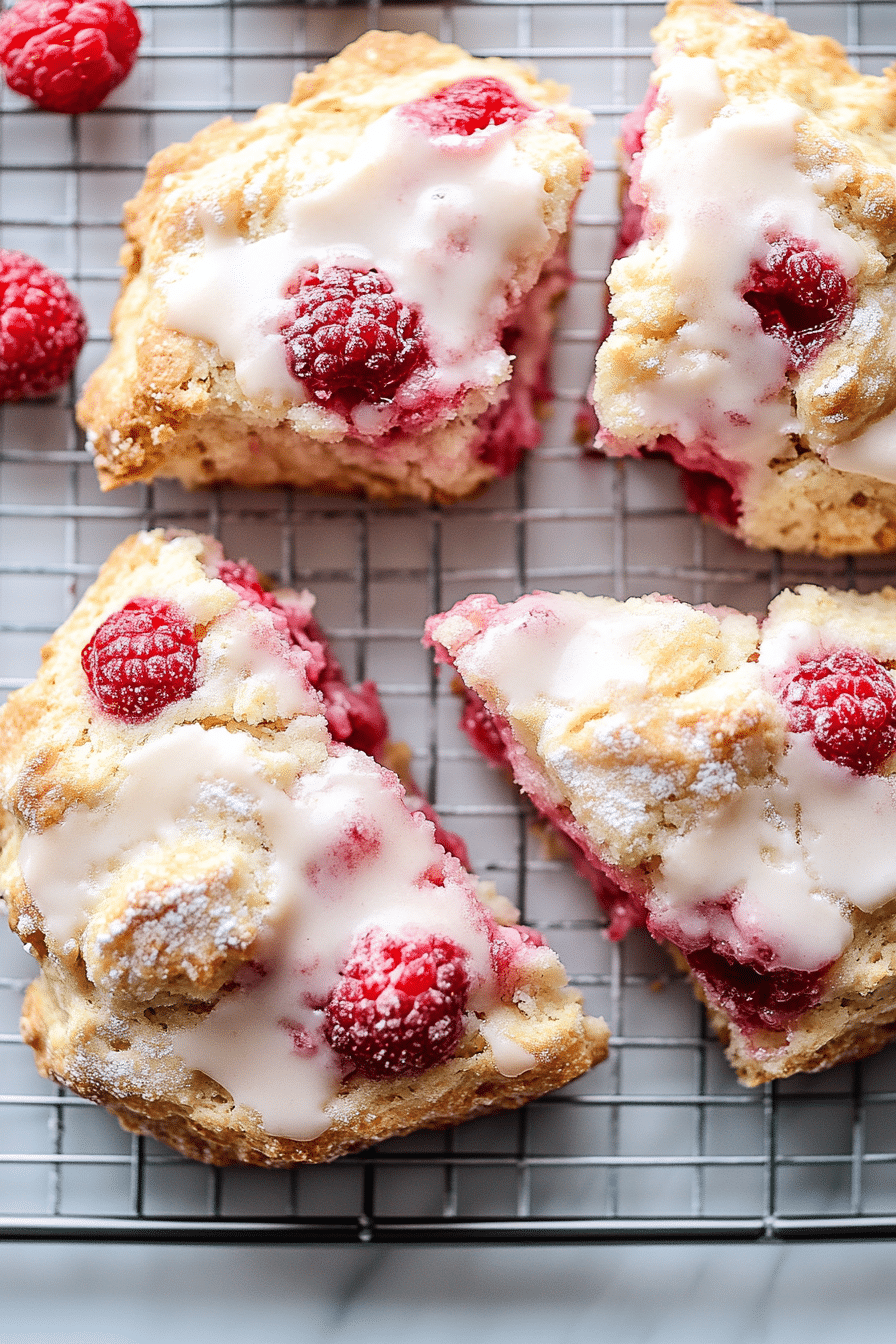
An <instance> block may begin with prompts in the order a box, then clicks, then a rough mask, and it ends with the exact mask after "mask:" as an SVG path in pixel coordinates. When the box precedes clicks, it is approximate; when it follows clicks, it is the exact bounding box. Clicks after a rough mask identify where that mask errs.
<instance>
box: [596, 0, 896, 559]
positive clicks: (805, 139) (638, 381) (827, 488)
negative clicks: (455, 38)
mask: <svg viewBox="0 0 896 1344" xmlns="http://www.w3.org/2000/svg"><path fill="white" fill-rule="evenodd" d="M654 36H655V38H656V41H657V47H658V59H659V62H660V70H659V72H658V74H657V75H656V76H655V77H654V78H655V80H656V81H659V82H660V83H661V82H662V79H663V78H664V69H665V65H664V63H665V62H666V61H667V60H668V59H669V58H670V57H671V56H673V55H674V54H676V53H684V54H686V55H688V56H704V57H710V58H712V60H713V61H714V62H715V64H716V67H717V69H718V72H719V76H720V78H721V82H722V85H723V88H724V91H725V96H726V98H727V99H728V101H729V103H732V104H740V105H744V104H760V103H762V102H763V101H765V100H766V99H768V98H774V97H783V98H786V99H789V100H790V101H792V102H793V103H795V104H796V105H797V106H798V107H799V108H800V109H801V110H802V114H803V115H802V117H801V119H800V120H799V122H798V123H797V127H796V136H797V144H796V151H795V157H794V162H795V166H796V167H797V168H798V169H799V170H800V172H801V173H803V174H804V175H806V176H807V177H808V178H809V179H810V180H811V181H812V183H813V185H814V187H815V190H816V192H817V193H818V196H819V198H820V200H821V202H822V203H823V205H824V207H825V209H826V210H827V212H828V214H829V216H830V219H831V221H832V222H833V224H834V225H836V227H837V228H838V229H840V230H841V231H842V232H843V233H845V234H847V235H849V237H850V238H851V239H853V240H854V241H855V242H856V243H858V245H859V247H860V248H861V253H862V258H863V259H862V262H861V265H860V269H859V272H858V275H857V277H856V280H855V285H856V291H857V300H858V301H857V310H856V317H855V318H854V320H853V321H852V322H851V324H850V325H849V326H848V327H847V329H846V330H844V331H843V332H841V333H840V335H838V337H837V338H836V339H834V340H833V341H831V343H830V344H829V345H828V346H827V347H826V348H825V349H824V350H822V352H821V353H820V355H818V357H817V358H815V359H814V360H813V361H812V362H811V363H810V364H809V365H808V367H806V368H804V369H803V370H802V371H801V372H799V373H798V374H797V373H791V375H790V385H791V391H792V396H793V405H794V410H795V413H796V416H797V419H798V422H799V426H800V430H799V437H798V439H797V438H794V439H793V441H792V443H791V444H788V443H787V442H786V441H783V440H782V441H779V442H778V444H777V445H776V444H774V443H772V442H771V441H770V444H769V455H768V456H769V466H770V469H769V470H761V471H757V472H755V473H754V474H753V475H752V476H751V477H750V479H749V481H748V482H747V484H746V486H745V488H744V498H743V501H742V514H741V517H740V519H739V520H738V523H737V526H736V529H735V530H736V532H737V535H739V536H741V537H742V538H743V539H744V540H746V541H748V542H749V543H750V544H751V545H753V546H759V547H780V548H782V549H785V550H791V551H815V552H818V553H820V554H822V555H839V554H843V553H846V552H871V553H874V552H878V551H888V550H892V549H893V548H894V547H896V485H893V484H892V483H890V482H887V481H884V480H880V479H878V478H876V477H874V476H870V475H865V474H860V473H858V472H853V471H852V470H850V469H848V468H849V462H848V452H846V451H844V456H843V458H838V459H837V467H834V466H832V465H829V464H828V461H827V460H826V459H827V455H828V452H829V451H830V450H833V449H837V448H838V447H839V445H841V444H843V445H846V444H849V443H851V442H852V441H853V440H854V439H855V438H856V437H857V436H858V435H860V434H861V433H862V431H864V430H866V429H867V428H869V427H870V426H871V425H872V424H875V423H877V422H878V421H880V420H881V419H882V418H883V417H885V416H887V415H888V414H890V413H891V412H893V411H894V409H896V380H894V379H893V377H892V367H893V356H894V348H896V334H894V333H896V323H894V317H896V313H894V305H896V298H894V288H893V279H892V274H893V258H894V255H896V178H894V175H893V171H892V166H893V163H894V162H896V69H894V68H890V69H887V70H885V71H884V73H883V75H882V76H872V75H864V74H861V73H859V72H858V71H857V70H855V69H854V68H853V67H852V66H851V65H850V63H849V60H848V59H847V56H846V54H845V52H844V50H843V48H842V47H841V46H840V45H839V43H837V42H835V41H834V40H833V39H831V38H829V37H809V36H805V35H804V34H801V33H796V32H792V31H791V30H790V28H789V27H788V26H787V24H786V22H785V21H784V20H783V19H780V18H777V17H775V16H773V15H770V14H764V13H759V12H756V11H755V10H751V9H747V8H745V7H743V6H741V5H738V4H734V3H731V2H730V0H671V3H670V4H669V5H668V8H667V12H666V17H665V18H664V19H663V21H662V22H661V23H660V25H659V26H658V27H657V29H656V30H655V34H654ZM668 116H669V111H668V108H664V106H663V104H662V103H661V104H660V106H659V107H658V108H657V110H656V111H655V112H654V113H653V114H652V116H651V121H650V129H649V130H648V139H649V138H650V137H651V136H653V135H655V134H656V133H658V131H659V129H660V128H661V127H662V125H663V124H664V123H665V120H666V119H667V118H668ZM609 285H610V290H611V293H612V295H613V297H612V301H611V309H612V312H613V314H614V318H615V322H614V327H613V330H612V333H611V335H610V336H609V337H608V339H607V340H606V341H605V342H604V345H603V346H602V348H601V350H600V352H599V355H598V360H597V374H596V383H595V399H596V403H597V405H598V408H599V415H600V420H601V424H602V426H603V428H604V429H605V430H606V431H607V432H608V433H609V434H610V435H611V436H612V438H613V439H614V440H615V442H616V448H615V449H612V448H611V451H631V449H632V448H634V447H636V446H637V445H639V444H640V445H647V444H650V443H652V442H653V441H654V440H655V438H656V426H653V427H651V425H649V424H648V423H647V421H646V420H645V419H644V417H643V416H642V415H641V414H640V412H639V411H638V409H637V407H636V405H635V401H634V400H633V396H634V394H636V393H637V391H638V389H639V388H640V387H641V386H643V385H644V381H645V378H646V379H647V381H648V382H649V380H650V379H651V378H652V377H654V376H656V377H661V376H662V369H663V364H664V359H665V352H666V351H667V349H668V348H669V343H670V341H671V340H672V338H673V337H674V336H675V334H676V333H677V332H678V330H679V329H680V327H681V324H682V322H683V321H684V318H683V316H682V314H681V313H680V312H679V310H678V308H677V307H676V299H675V290H674V285H673V283H672V279H671V276H670V274H669V270H668V266H667V256H666V247H665V243H664V241H663V240H662V238H654V239H650V240H645V241H642V242H641V243H640V244H639V246H638V247H637V248H636V249H635V250H634V251H633V252H632V253H631V254H630V255H628V256H626V257H624V258H622V259H620V260H618V261H617V262H615V263H614V266H613V271H612V274H611V276H610V280H609ZM645 370H648V372H647V373H646V374H645ZM651 370H652V371H653V372H649V371H651ZM660 432H661V433H663V432H667V431H665V430H662V429H661V430H660Z"/></svg>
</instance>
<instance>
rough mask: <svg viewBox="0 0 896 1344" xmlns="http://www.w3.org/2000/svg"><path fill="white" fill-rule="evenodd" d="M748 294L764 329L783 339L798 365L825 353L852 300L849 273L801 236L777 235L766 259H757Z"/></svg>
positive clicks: (747, 296) (848, 310)
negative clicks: (825, 348) (761, 260)
mask: <svg viewBox="0 0 896 1344" xmlns="http://www.w3.org/2000/svg"><path fill="white" fill-rule="evenodd" d="M744 298H745V299H746V301H747V303H748V304H749V305H750V307H751V308H755V310H756V312H757V313H758V314H759V323H760V325H761V327H762V330H763V331H765V332H767V333H768V335H769V336H774V337H776V338H777V340H779V341H783V342H784V344H785V345H786V346H787V348H788V349H789V351H790V359H791V363H792V365H793V368H795V369H803V368H805V367H806V365H807V364H811V362H812V360H813V359H815V357H816V356H817V355H818V354H820V353H821V351H822V350H823V349H824V347H825V346H826V345H827V344H828V342H829V341H831V340H833V339H834V337H835V336H836V335H837V332H838V331H839V330H840V328H841V327H842V326H843V324H844V322H845V321H846V319H847V318H848V316H849V314H850V312H851V310H852V305H853V296H852V291H851V288H850V285H849V282H848V280H847V279H846V276H845V275H844V274H843V272H842V271H841V270H840V268H839V266H838V265H837V264H836V262H834V261H833V260H832V259H831V258H830V257H826V256H824V254H823V253H821V252H819V251H817V250H816V249H815V248H814V247H813V246H812V244H811V243H807V242H803V241H801V240H800V239H798V238H786V237H785V238H777V239H775V241H774V242H773V243H772V244H771V246H770V247H769V251H768V258H767V260H766V262H765V263H764V264H760V263H759V262H755V263H754V265H753V268H752V270H751V271H750V280H749V287H748V289H747V291H746V293H745V294H744Z"/></svg>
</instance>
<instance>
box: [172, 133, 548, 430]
mask: <svg viewBox="0 0 896 1344" xmlns="http://www.w3.org/2000/svg"><path fill="white" fill-rule="evenodd" d="M535 115H536V116H539V115H542V114H535ZM515 129H517V128H516V127H515V126H514V124H513V123H507V124H505V125H503V126H498V127H495V128H494V129H492V130H490V131H487V132H482V133H480V134H479V135H477V136H475V137H468V138H467V139H466V140H465V141H464V142H463V143H462V144H461V145H460V146H458V145H457V144H455V143H453V140H454V139H456V137H447V138H446V139H443V140H441V141H440V140H434V139H431V138H430V137H428V136H427V135H425V134H424V133H422V132H421V130H420V129H419V128H417V127H415V126H414V125H413V124H412V123H411V122H410V121H408V120H407V119H405V118H402V117H401V116H399V115H398V114H397V113H396V112H392V113H388V114H387V115H386V116H383V117H380V118H379V119H378V120H377V121H375V122H374V123H373V124H372V125H371V126H369V127H368V128H367V130H366V131H365V132H364V134H363V135H362V136H361V139H360V141H359V143H358V145H357V147H356V149H355V150H354V152H353V153H352V154H351V155H350V157H349V158H348V159H347V160H346V161H345V162H344V163H343V164H342V165H340V166H339V168H337V170H336V172H335V175H334V177H333V179H332V181H330V182H328V183H327V184H326V185H324V186H322V187H318V188H317V189H316V190H311V191H308V192H306V193H304V194H303V195H301V196H299V197H297V198H296V199H294V200H292V201H290V202H288V203H287V204H286V206H285V209H284V218H285V221H286V227H285V228H284V229H282V230H281V231H280V232H279V233H276V234H272V235H270V236H268V237H264V238H259V239H255V240H252V241H247V240H246V239H244V238H242V237H240V236H238V235H237V234H236V233H235V231H234V229H233V226H232V225H231V224H230V223H229V222H226V221H222V220H221V219H219V218H214V217H212V215H211V214H210V213H207V214H206V216H205V219H204V230H205V243H204V247H203V249H202V251H201V252H200V253H199V254H198V255H196V256H194V257H192V258H191V259H190V265H189V269H188V270H187V272H186V274H184V275H183V276H180V277H172V278H171V281H170V282H169V286H168V310H167V320H168V322H169V324H170V325H171V326H173V327H175V328H177V329H178V330H179V331H183V332H185V333H186V334H187V335H192V336H197V337H200V338H202V339H204V340H208V341H212V342H214V343H215V344H217V346H218V348H219V350H220V351H221V354H222V356H223V357H224V359H226V360H229V361H230V362H231V363H233V365H234V368H235V372H236V378H237V381H238V383H239V385H240V387H241V388H242V390H243V392H244V394H245V395H246V396H247V397H249V398H250V399H251V400H253V401H255V402H256V403H258V404H261V405H264V406H266V407H268V408H271V409H276V410H279V411H283V410H285V409H286V408H288V407H290V406H295V405H296V404H297V403H299V402H300V401H301V400H302V393H301V387H300V385H299V384H297V383H296V381H295V380H294V379H293V378H292V376H291V375H290V373H289V371H288V368H287V362H286V356H285V348H284V344H283V338H282V336H281V334H280V328H281V326H282V323H283V321H284V318H285V317H286V316H287V314H288V310H289V302H288V300H286V299H285V298H284V294H285V292H286V289H287V286H288V285H289V283H290V281H291V280H292V279H293V277H294V276H295V274H296V272H297V271H298V270H299V269H300V268H302V267H310V266H314V265H315V264H318V265H320V266H321V267H323V266H327V265H350V266H356V267H360V268H367V267H371V266H375V267H376V268H377V270H378V271H380V272H381V274H382V275H384V276H385V277H386V278H387V279H388V281H389V282H390V283H391V285H392V286H393V287H394V291H395V294H396V295H397V296H398V297H399V298H400V299H401V301H402V302H403V303H405V304H408V305H411V306H413V307H416V308H419V310H420V311H421V313H422V316H423V322H424V325H425V329H426V338H427V342H428V345H429V348H430V351H431V353H432V355H433V359H434V364H435V368H427V369H426V370H425V371H424V372H423V373H421V375H420V377H421V378H424V379H425V382H426V386H425V388H423V387H418V386H417V381H419V380H417V381H415V377H414V376H413V375H412V376H411V378H410V379H409V380H408V382H407V383H406V384H405V386H404V387H403V388H402V389H399V391H398V392H397V393H396V396H395V398H394V407H393V409H392V410H391V411H388V412H385V411H381V410H380V408H377V412H376V415H374V412H373V408H372V407H370V406H367V405H366V403H362V404H361V406H360V407H359V408H358V409H357V411H356V412H355V413H354V418H355V422H356V427H357V428H358V429H359V431H362V432H365V433H370V434H373V435H375V434H377V433H382V432H385V430H387V429H388V428H389V427H390V423H391V421H389V416H390V415H391V416H393V418H394V416H397V415H400V414H401V413H402V412H404V411H406V410H409V409H412V407H413V405H415V404H416V401H419V399H420V398H421V396H422V395H423V394H424V393H425V395H426V397H427V398H428V404H434V403H435V402H436V401H438V402H440V403H441V405H440V406H439V407H438V409H439V411H444V410H445V409H446V408H447V407H448V406H449V405H451V404H454V403H455V402H456V400H457V397H458V395H460V394H462V392H463V390H464V389H465V388H467V387H470V386H486V387H491V386H494V385H497V384H498V383H500V382H502V381H503V380H505V379H506V378H507V377H508V376H509V373H510V367H511V362H510V359H509V357H508V356H507V354H506V353H505V352H504V351H503V350H502V349H501V346H500V344H499V338H500V328H501V325H502V323H503V321H504V319H505V318H506V316H507V299H506V296H505V290H506V286H507V280H508V277H509V274H510V272H511V271H512V269H513V268H514V267H515V266H516V265H517V264H518V263H519V260H520V258H522V257H523V256H525V255H526V254H527V253H532V254H534V253H537V252H542V253H543V252H544V250H545V247H546V244H547V241H548V231H547V228H546V227H545V224H544V222H543V218H542V201H543V197H544V190H545V185H544V179H543V178H542V177H541V175H540V174H539V173H537V172H536V171H535V170H534V169H533V168H530V167H529V166H527V165H526V164H525V163H523V162H522V161H521V160H520V158H519V157H518V155H517V153H516V150H515V147H514V143H513V132H514V130H515ZM533 278H534V277H533ZM415 399H416V400H415ZM384 417H385V418H384ZM430 418H432V417H430Z"/></svg>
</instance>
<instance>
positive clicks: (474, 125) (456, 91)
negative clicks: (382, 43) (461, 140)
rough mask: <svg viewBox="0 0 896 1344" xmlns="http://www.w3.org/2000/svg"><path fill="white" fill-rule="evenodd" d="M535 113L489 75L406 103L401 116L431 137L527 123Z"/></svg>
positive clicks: (467, 80)
mask: <svg viewBox="0 0 896 1344" xmlns="http://www.w3.org/2000/svg"><path fill="white" fill-rule="evenodd" d="M534 110H535V109H534V108H532V107H528V106H527V105H526V104H525V103H523V102H520V100H519V98H517V96H516V94H515V93H514V91H513V89H512V88H511V87H510V85H509V84H505V83H504V81H503V79H495V78H494V77H493V76H491V75H485V76H484V77H482V78H479V79H477V78H473V79H459V80H458V81H457V83H456V84H449V85H448V86H447V88H444V89H439V91H438V93H431V94H430V95H429V96H428V97H427V98H418V99H417V100H416V102H413V103H405V105H404V107H402V108H401V115H402V116H403V117H405V118H406V119H407V120H408V121H411V122H413V123H414V125H415V126H419V127H420V129H421V130H424V131H426V132H427V134H428V135H432V136H439V135H473V133H474V132H475V131H484V130H487V129H488V128H489V127H491V126H503V125H504V124H505V123H506V122H521V121H525V120H526V118H527V117H529V116H531V115H532V113H533V111H534Z"/></svg>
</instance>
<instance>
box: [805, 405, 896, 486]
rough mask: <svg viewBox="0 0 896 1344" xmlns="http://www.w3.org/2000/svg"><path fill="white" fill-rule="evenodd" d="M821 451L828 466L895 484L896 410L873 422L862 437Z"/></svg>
mask: <svg viewBox="0 0 896 1344" xmlns="http://www.w3.org/2000/svg"><path fill="white" fill-rule="evenodd" d="M820 451H822V452H823V454H824V457H825V459H826V461H827V462H828V465H829V466H832V467H836V468H837V470H838V471H854V472H856V473H858V475H859V476H873V477H875V479H876V480H878V481H889V482H890V484H891V485H896V411H890V413H889V415H885V416H882V417H881V419H880V420H875V421H874V423H873V424H871V425H869V426H868V428H867V429H866V430H863V432H862V433H861V434H857V435H856V437H855V438H854V439H848V440H846V441H845V442H844V443H835V444H832V445H831V446H830V447H829V448H825V449H823V450H820Z"/></svg>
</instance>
